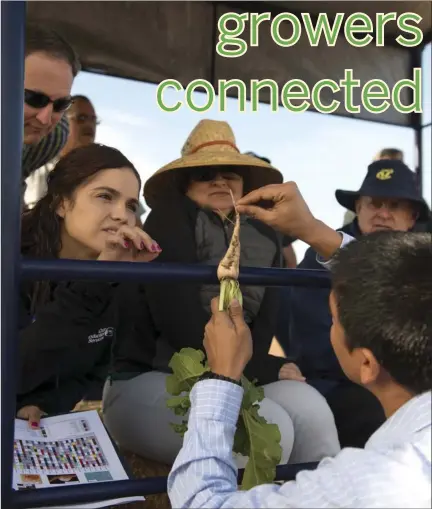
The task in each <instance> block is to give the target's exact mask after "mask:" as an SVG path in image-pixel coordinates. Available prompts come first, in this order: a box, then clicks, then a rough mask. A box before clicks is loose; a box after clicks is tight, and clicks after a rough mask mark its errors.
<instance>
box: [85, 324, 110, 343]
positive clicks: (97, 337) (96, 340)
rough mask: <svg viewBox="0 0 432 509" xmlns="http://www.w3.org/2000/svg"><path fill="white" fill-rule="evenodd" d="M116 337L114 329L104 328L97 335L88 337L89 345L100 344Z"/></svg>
mask: <svg viewBox="0 0 432 509" xmlns="http://www.w3.org/2000/svg"><path fill="white" fill-rule="evenodd" d="M113 336H114V327H103V328H102V329H99V330H98V331H97V332H96V334H91V335H90V336H89V337H88V342H89V343H99V342H100V341H103V340H104V339H105V338H112V337H113Z"/></svg>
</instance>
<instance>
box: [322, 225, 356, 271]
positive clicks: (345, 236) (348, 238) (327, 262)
mask: <svg viewBox="0 0 432 509" xmlns="http://www.w3.org/2000/svg"><path fill="white" fill-rule="evenodd" d="M338 233H339V234H340V235H341V237H342V240H341V245H340V248H339V249H342V248H343V247H345V246H346V245H348V244H349V243H350V242H352V241H353V240H355V238H354V237H351V235H348V234H347V233H345V232H338ZM316 260H317V262H318V263H319V264H320V265H322V266H323V267H325V268H326V269H329V270H330V269H331V266H332V259H331V258H330V259H329V260H324V258H322V257H321V256H320V255H318V254H317V257H316Z"/></svg>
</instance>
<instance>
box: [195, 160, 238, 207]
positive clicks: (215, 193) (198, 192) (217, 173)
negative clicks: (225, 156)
mask: <svg viewBox="0 0 432 509" xmlns="http://www.w3.org/2000/svg"><path fill="white" fill-rule="evenodd" d="M230 191H231V192H232V194H233V196H234V200H235V201H237V200H239V199H240V198H241V197H242V196H243V178H242V176H241V175H239V174H238V173H236V172H235V171H232V170H230V168H227V169H226V170H225V169H223V170H222V169H220V168H218V169H213V168H199V169H197V170H196V171H194V172H193V173H192V174H191V178H190V181H189V185H188V188H187V190H186V195H187V196H188V197H189V198H190V199H191V200H193V201H194V202H195V203H197V204H198V205H199V206H200V207H206V208H211V209H212V210H214V211H220V212H223V213H224V214H226V213H228V212H229V211H230V210H231V209H232V208H233V203H232V198H231V192H230Z"/></svg>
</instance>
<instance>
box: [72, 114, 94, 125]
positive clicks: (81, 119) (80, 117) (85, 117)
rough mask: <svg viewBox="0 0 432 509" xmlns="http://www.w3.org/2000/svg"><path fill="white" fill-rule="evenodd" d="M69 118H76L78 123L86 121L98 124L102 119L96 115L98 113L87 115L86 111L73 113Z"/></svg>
mask: <svg viewBox="0 0 432 509" xmlns="http://www.w3.org/2000/svg"><path fill="white" fill-rule="evenodd" d="M69 118H70V119H71V120H75V121H76V122H77V124H85V123H86V122H91V123H92V124H96V125H99V124H100V120H99V119H98V118H97V117H96V115H86V114H85V113H82V114H81V115H71V116H70V117H69Z"/></svg>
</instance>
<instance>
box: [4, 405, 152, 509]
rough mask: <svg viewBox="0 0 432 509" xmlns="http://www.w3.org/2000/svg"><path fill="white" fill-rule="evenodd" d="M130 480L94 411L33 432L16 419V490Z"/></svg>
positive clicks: (45, 423)
mask: <svg viewBox="0 0 432 509" xmlns="http://www.w3.org/2000/svg"><path fill="white" fill-rule="evenodd" d="M125 479H129V476H128V475H127V473H126V470H125V469H124V467H123V464H122V462H121V461H120V458H119V456H118V454H117V452H116V449H115V447H114V445H113V443H112V441H111V439H110V437H109V435H108V433H107V431H106V429H105V427H104V425H103V423H102V421H101V419H100V417H99V415H98V413H97V411H96V410H91V411H86V412H76V413H71V414H65V415H58V416H55V417H46V418H43V419H42V420H41V423H40V429H38V430H33V429H31V428H30V427H29V425H28V422H27V421H23V420H21V419H15V440H14V472H13V487H14V489H15V490H31V489H44V488H51V487H58V486H72V485H77V484H88V483H95V482H106V481H120V480H125ZM136 501H144V497H129V498H122V499H116V500H106V501H102V502H93V503H89V504H82V505H69V506H62V509H65V508H68V507H71V508H72V507H73V508H89V509H90V508H97V507H107V506H112V505H116V504H126V503H129V502H136Z"/></svg>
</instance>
